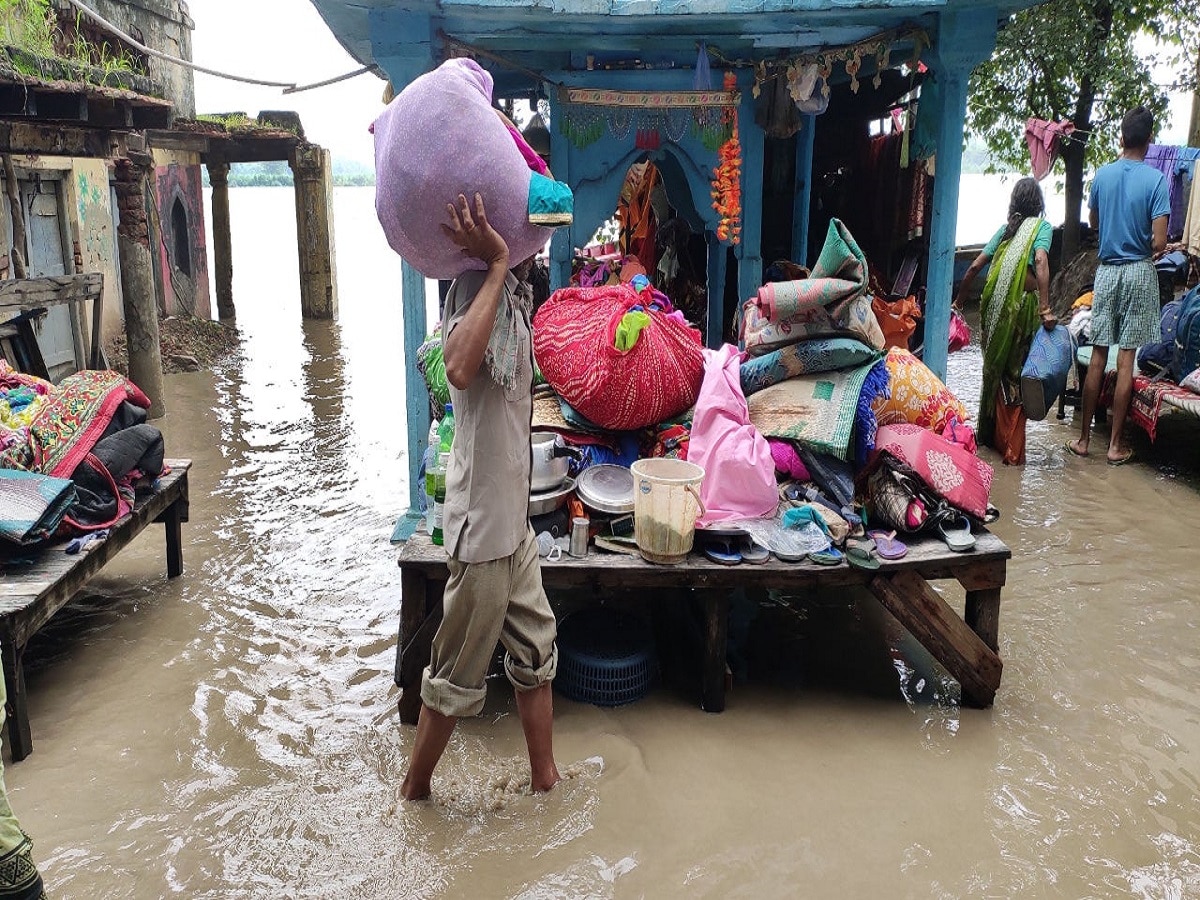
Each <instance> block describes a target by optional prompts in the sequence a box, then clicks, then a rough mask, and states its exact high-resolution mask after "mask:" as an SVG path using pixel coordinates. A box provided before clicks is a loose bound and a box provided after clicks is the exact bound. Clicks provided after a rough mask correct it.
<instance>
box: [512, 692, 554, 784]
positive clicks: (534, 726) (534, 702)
mask: <svg viewBox="0 0 1200 900" xmlns="http://www.w3.org/2000/svg"><path fill="white" fill-rule="evenodd" d="M516 695H517V713H518V714H519V715H520V716H521V728H522V730H524V732H525V743H526V745H527V746H528V747H529V772H530V778H531V781H530V786H531V787H532V788H533V790H534V791H548V790H550V788H552V787H554V785H556V784H558V782H559V781H560V780H561V779H562V776H561V775H559V774H558V766H556V765H555V764H554V695H553V694H552V693H551V690H550V682H546V683H545V684H543V685H542V686H541V687H537V688H534V689H533V690H532V691H516Z"/></svg>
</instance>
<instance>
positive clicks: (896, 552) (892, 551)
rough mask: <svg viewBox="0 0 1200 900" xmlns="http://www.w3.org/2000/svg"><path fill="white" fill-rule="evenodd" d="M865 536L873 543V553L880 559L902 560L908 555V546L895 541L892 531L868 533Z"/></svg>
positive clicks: (894, 534) (894, 533)
mask: <svg viewBox="0 0 1200 900" xmlns="http://www.w3.org/2000/svg"><path fill="white" fill-rule="evenodd" d="M867 534H868V535H869V536H870V537H871V539H872V540H873V541H875V552H876V553H878V554H879V556H880V557H881V558H882V559H903V558H904V557H905V556H906V555H907V554H908V546H907V545H906V544H905V543H904V542H903V541H898V540H896V532H894V531H868V532H867Z"/></svg>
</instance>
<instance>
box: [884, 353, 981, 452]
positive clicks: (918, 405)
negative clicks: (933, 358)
mask: <svg viewBox="0 0 1200 900" xmlns="http://www.w3.org/2000/svg"><path fill="white" fill-rule="evenodd" d="M887 370H888V378H889V380H890V382H891V392H890V393H891V396H890V397H885V398H882V399H879V400H876V401H875V403H874V404H872V409H874V410H875V417H876V419H877V420H878V421H879V424H880V425H881V426H883V425H899V424H902V423H904V422H908V423H911V424H913V425H920V426H921V427H922V428H928V429H930V430H931V431H937V432H940V431H942V429H944V428H945V427H946V424H947V423H948V422H949V421H950V417H951V416H957V417H958V420H959V421H960V422H966V421H967V420H968V418H969V417H968V416H967V409H966V407H965V406H963V405H962V401H960V400H959V399H958V398H957V397H955V396H954V394H952V393H951V392H950V389H949V388H948V387H946V385H945V384H943V383H942V380H941V379H940V378H938V377H937V376H936V375H934V374H933V372H932V371H930V369H929V367H928V366H926V365H925V364H924V363H923V362H921V361H920V360H919V359H917V358H916V357H915V356H913V355H912V354H911V353H909V352H908V351H907V350H903V349H901V348H899V347H893V348H892V349H890V350H888V353H887Z"/></svg>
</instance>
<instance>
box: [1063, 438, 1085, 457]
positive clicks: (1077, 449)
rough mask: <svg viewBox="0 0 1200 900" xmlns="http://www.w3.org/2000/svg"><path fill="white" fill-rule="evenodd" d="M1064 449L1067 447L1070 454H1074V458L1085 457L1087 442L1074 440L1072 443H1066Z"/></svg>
mask: <svg viewBox="0 0 1200 900" xmlns="http://www.w3.org/2000/svg"><path fill="white" fill-rule="evenodd" d="M1066 447H1067V450H1069V451H1070V452H1071V453H1073V454H1075V455H1076V456H1087V455H1088V442H1087V441H1085V440H1082V439H1080V440H1074V441H1067V443H1066Z"/></svg>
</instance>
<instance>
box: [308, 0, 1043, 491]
mask: <svg viewBox="0 0 1200 900" xmlns="http://www.w3.org/2000/svg"><path fill="white" fill-rule="evenodd" d="M312 2H313V4H314V5H315V6H316V7H317V9H318V11H319V12H320V14H321V15H322V17H323V18H324V19H325V21H326V23H327V24H328V26H329V28H330V29H331V30H332V32H333V33H334V35H335V36H336V37H337V38H338V40H339V41H340V42H341V43H342V44H343V46H345V48H346V49H347V50H348V51H349V52H350V54H351V55H352V56H354V57H355V58H356V59H358V60H360V61H361V62H362V63H363V64H364V65H373V66H375V67H377V69H378V71H379V73H380V74H381V75H384V76H386V77H387V78H388V79H389V80H390V81H391V82H392V84H393V85H394V86H395V89H396V90H397V91H399V90H402V89H403V88H404V86H405V85H406V84H408V83H409V82H411V81H412V80H413V79H415V78H416V77H417V76H419V75H421V74H422V73H424V72H426V71H429V70H430V69H432V68H434V67H436V66H437V65H438V64H440V63H441V62H442V61H443V60H444V59H446V58H448V57H449V56H451V55H463V54H470V55H473V56H474V57H475V58H476V59H477V60H478V62H480V64H482V65H483V66H484V67H486V68H487V69H488V70H489V71H490V72H491V73H492V75H493V77H494V79H495V95H496V98H510V97H511V98H523V99H530V100H537V99H545V100H548V102H549V106H550V115H551V122H550V131H551V153H550V165H551V168H552V169H553V171H554V175H555V177H556V178H557V179H558V180H560V181H565V182H566V183H568V184H569V185H570V186H571V188H572V190H573V191H574V192H575V203H576V206H575V223H574V225H572V226H571V228H569V229H560V230H559V231H558V232H556V234H555V237H554V240H553V242H552V245H551V279H552V284H553V285H555V286H560V285H562V284H564V283H565V282H566V281H567V279H568V278H569V276H570V271H571V264H572V258H573V253H574V249H575V248H576V247H580V246H582V245H584V244H585V243H586V242H587V241H588V240H589V238H590V237H591V236H592V234H593V232H594V231H595V229H596V227H597V226H598V225H599V224H601V222H603V221H604V220H605V219H607V218H609V217H610V216H611V215H612V214H613V211H614V209H615V207H616V204H617V197H618V193H619V191H620V188H621V186H622V184H623V182H624V179H625V176H626V173H627V171H628V169H629V166H630V165H631V164H632V163H635V162H637V161H639V160H641V159H644V158H649V159H650V160H652V161H653V162H654V163H655V165H656V167H657V168H658V169H659V171H660V172H661V174H662V177H663V181H664V183H665V185H666V187H667V192H668V194H669V195H670V198H671V205H672V207H673V208H674V210H675V214H676V215H678V216H682V217H684V218H685V219H686V220H687V221H688V224H689V225H690V226H691V229H692V231H693V232H694V233H695V234H696V235H698V236H700V237H701V239H702V240H703V241H704V244H705V246H706V248H707V254H706V256H707V260H706V264H707V275H708V279H707V291H708V325H707V335H708V340H709V343H710V344H714V345H715V344H717V343H719V342H720V340H721V337H722V329H723V327H724V326H725V324H726V323H727V322H728V320H729V318H730V317H731V315H732V311H733V309H734V308H736V305H737V302H738V301H739V300H740V299H744V298H746V297H749V296H751V295H752V294H753V293H754V291H755V290H756V289H757V288H758V286H759V285H760V283H761V280H762V272H763V268H764V265H765V264H767V265H769V264H770V262H771V261H772V260H773V259H776V258H779V257H788V258H790V259H791V260H793V261H796V262H799V263H802V264H809V263H811V262H812V255H811V254H812V251H813V249H814V248H819V246H820V238H821V237H822V236H823V225H824V223H825V222H827V220H828V218H829V216H830V215H832V214H837V215H838V216H839V217H842V218H846V219H847V222H848V224H849V225H850V228H851V231H852V232H853V233H855V235H856V237H858V238H859V240H860V243H862V244H863V245H864V250H866V252H867V254H868V258H869V259H871V260H872V263H873V265H875V266H876V267H877V271H878V269H880V268H881V269H882V270H883V271H881V272H879V274H880V275H881V276H883V280H884V283H890V281H889V280H888V279H889V278H890V277H891V276H893V275H894V274H895V273H896V270H898V269H899V267H900V265H901V261H902V258H903V257H904V256H905V255H909V256H911V253H912V251H913V249H919V250H920V263H919V271H920V273H921V274H923V275H924V278H921V279H919V280H918V282H917V283H924V284H925V285H927V288H928V292H927V298H926V318H925V328H926V334H927V340H926V351H925V361H926V363H927V364H928V365H929V366H930V367H931V368H932V369H933V370H934V371H936V372H938V373H939V374H940V375H943V376H944V374H945V367H946V335H947V333H948V327H949V317H950V301H951V289H952V281H953V268H954V235H955V226H956V219H957V211H958V199H959V198H958V184H959V176H960V173H961V162H962V144H963V122H964V116H965V111H966V100H967V81H968V78H969V76H970V73H971V71H972V69H973V68H974V67H975V66H976V65H977V64H978V63H980V62H981V61H983V60H984V59H986V58H987V57H988V56H989V55H990V54H991V52H992V49H993V47H994V44H995V38H996V32H997V30H998V28H999V27H1002V25H1003V23H1004V22H1005V20H1006V18H1007V17H1008V16H1009V15H1011V14H1012V13H1014V12H1016V11H1017V10H1019V9H1022V8H1025V7H1028V6H1033V5H1035V4H1036V2H1037V0H991V2H979V0H725V2H720V0H533V2H522V0H312ZM701 56H704V57H705V58H707V59H708V62H709V65H710V67H711V87H712V88H714V89H715V92H716V93H722V92H721V88H722V86H723V81H722V80H723V77H724V75H725V73H726V72H733V73H734V74H735V75H736V79H737V80H736V89H735V91H734V92H733V93H731V94H728V95H724V99H723V100H716V101H714V102H713V104H712V105H710V107H709V108H707V109H705V110H703V111H702V112H701V111H698V110H697V109H695V108H692V107H689V106H688V105H687V104H688V103H692V102H695V100H694V92H695V91H697V89H702V88H705V87H708V86H707V85H698V84H697V83H696V74H697V69H698V68H699V59H700V57H701ZM813 72H816V73H818V77H817V80H816V82H815V89H814V90H813V93H812V94H811V95H809V94H808V90H809V88H812V87H813V85H812V84H811V83H805V84H802V85H800V84H798V85H796V87H797V93H799V94H800V95H801V96H809V97H810V100H809V104H808V105H807V107H806V108H808V109H810V110H812V113H810V114H805V115H802V116H796V117H794V118H795V119H796V121H793V122H792V123H791V124H790V126H786V127H784V128H782V129H781V128H779V127H778V122H772V121H771V116H770V114H769V112H767V111H765V107H767V106H769V101H770V100H771V95H770V92H771V91H772V90H774V89H775V88H776V87H780V86H781V85H780V84H779V82H778V81H776V80H775V79H776V78H783V79H785V80H787V79H791V80H792V81H795V82H801V81H803V77H804V75H805V74H806V73H807V74H808V75H809V76H810V77H809V82H811V81H812V79H811V75H812V73H813ZM922 83H923V84H922ZM919 84H921V85H922V91H923V98H922V103H923V105H924V108H923V109H921V110H920V114H919V116H918V118H919V119H921V120H923V121H924V123H925V126H926V127H925V130H924V134H925V137H926V139H927V147H926V148H925V150H926V154H927V155H928V153H933V154H935V156H934V158H935V159H936V174H935V177H933V179H932V189H931V192H929V193H928V194H925V193H923V192H921V191H919V192H918V193H920V196H921V198H922V199H924V198H925V197H927V198H928V205H929V209H928V212H927V215H926V216H925V219H924V222H923V224H922V225H921V227H920V228H919V233H920V239H919V240H916V241H914V240H912V238H911V235H904V234H894V233H893V232H894V231H895V230H896V229H894V228H893V229H891V230H888V229H874V228H872V226H873V224H875V220H874V219H873V218H872V216H873V215H874V216H875V218H878V215H877V214H878V210H875V211H872V210H870V209H866V208H864V207H865V206H869V205H870V204H869V202H867V201H864V199H863V198H864V196H867V197H868V200H869V198H870V196H873V195H872V194H871V192H869V191H868V192H867V193H866V194H864V187H865V182H864V179H867V178H870V179H874V182H873V183H879V184H884V181H881V180H880V179H881V173H880V172H877V171H876V172H870V173H867V172H864V171H862V170H860V169H855V168H854V167H853V166H850V165H842V164H841V162H840V159H839V155H840V154H842V153H843V152H844V154H845V157H846V161H847V162H848V161H849V159H850V157H851V154H852V152H853V153H857V152H858V151H857V150H856V149H852V145H853V144H854V143H855V142H857V141H860V140H861V139H863V138H865V137H867V136H868V135H869V133H870V131H871V128H872V126H871V123H872V122H875V123H878V124H877V125H876V126H875V130H876V131H878V130H880V128H881V127H882V128H884V129H886V128H887V123H888V122H889V121H890V119H889V117H890V116H891V114H892V111H893V110H894V109H897V108H903V104H905V103H910V102H911V97H912V96H913V94H912V89H913V88H915V87H917V86H918V85H919ZM931 86H932V88H934V89H931ZM589 89H590V90H593V91H601V92H606V93H604V94H602V95H601V96H599V97H596V96H590V97H589V96H587V95H586V94H584V93H583V92H584V91H587V90H589ZM689 94H691V95H692V96H691V97H689ZM822 97H824V99H825V100H827V101H828V106H827V108H826V109H824V111H823V112H821V114H815V113H816V110H818V109H820V108H821V107H822V106H823V105H824V104H823V102H822ZM710 99H711V98H710ZM660 101H661V103H662V104H664V106H663V107H662V108H660V109H658V110H657V111H652V110H653V108H654V107H656V106H658V104H659V103H660ZM722 104H733V105H735V106H736V109H737V111H738V122H739V131H740V140H741V146H742V156H743V168H742V184H741V188H742V191H741V194H742V207H743V221H742V230H741V240H740V242H739V243H738V244H737V245H736V246H734V247H730V246H728V245H726V244H724V243H722V242H720V241H719V240H718V239H717V236H716V232H717V213H716V211H715V210H714V209H713V208H712V204H711V199H710V196H709V191H710V183H711V179H712V170H713V167H714V166H715V165H716V163H717V154H716V152H715V148H714V146H713V142H712V140H711V135H709V138H710V139H707V140H706V139H705V138H706V135H705V134H704V129H703V128H692V127H690V126H689V121H688V117H689V116H690V117H691V121H692V122H697V121H701V120H702V119H703V117H704V116H709V117H711V116H714V115H716V116H719V115H721V113H722V112H723V111H724V110H725V109H727V108H728V107H727V106H723V105H722ZM909 109H910V110H911V107H909ZM777 112H778V110H777ZM789 112H791V111H790V110H789ZM756 114H757V115H756ZM656 116H657V118H656ZM784 118H787V117H786V116H785V117H784ZM705 121H709V122H711V118H709V119H707V120H705ZM568 124H569V126H570V127H564V126H566V125H568ZM647 125H649V126H650V127H649V129H647V127H645V126H647ZM785 125H786V123H785ZM795 126H798V128H799V130H798V131H792V128H793V127H795ZM647 130H650V131H653V132H654V133H655V134H654V136H653V139H652V140H649V141H647V140H645V134H646V132H647ZM906 130H909V131H911V121H910V122H909V127H908V128H907V129H906ZM789 131H792V133H790V134H789V133H788V132H789ZM916 152H917V151H916V149H915V148H912V147H909V146H908V144H907V142H906V143H905V148H904V156H905V157H906V158H907V157H908V156H909V155H910V153H916ZM856 158H857V157H856ZM882 177H883V178H884V179H886V172H885V173H882ZM839 181H840V183H841V188H842V189H843V190H844V192H848V193H844V194H843V196H854V197H857V198H858V199H857V201H856V204H857V208H858V211H859V212H860V213H861V214H862V218H861V219H860V222H861V223H862V227H863V228H864V229H866V230H873V231H879V232H880V233H879V235H878V236H876V237H874V238H873V239H872V240H866V239H864V235H863V234H860V231H859V230H858V229H857V228H856V225H855V223H854V222H853V221H852V219H853V212H854V211H853V210H845V209H837V208H836V196H834V197H831V196H827V194H829V192H830V191H832V192H833V193H834V195H836V193H837V189H838V184H839ZM877 193H880V194H881V195H882V193H886V192H877ZM901 230H902V229H901ZM402 289H403V291H404V300H405V304H404V305H405V312H406V319H405V356H406V360H407V366H408V385H409V392H408V404H409V434H410V447H412V448H414V451H416V450H417V449H419V448H420V447H421V445H422V443H423V441H424V436H425V433H426V431H427V429H428V418H427V416H428V409H427V404H426V402H425V398H424V390H423V388H422V387H420V385H421V380H420V377H419V375H418V374H417V373H416V371H415V367H414V365H413V360H414V359H415V351H416V348H417V347H418V346H419V345H420V343H421V342H422V341H423V340H424V338H425V334H426V325H427V323H426V322H425V321H424V315H423V312H422V311H423V310H424V303H423V297H424V290H425V287H424V278H423V277H422V276H421V275H420V273H418V272H416V271H415V270H412V269H411V268H410V267H408V266H405V269H404V277H403V286H402ZM419 457H420V453H419V452H414V453H413V454H412V459H413V461H414V471H415V463H416V462H417V460H419ZM413 490H414V497H415V490H416V485H415V479H414V487H413Z"/></svg>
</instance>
